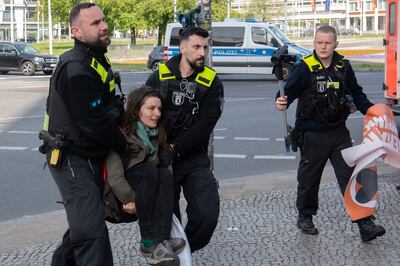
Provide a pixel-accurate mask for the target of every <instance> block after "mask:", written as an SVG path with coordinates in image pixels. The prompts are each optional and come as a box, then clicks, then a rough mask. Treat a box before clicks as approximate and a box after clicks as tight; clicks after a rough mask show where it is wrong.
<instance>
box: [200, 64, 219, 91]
mask: <svg viewBox="0 0 400 266" xmlns="http://www.w3.org/2000/svg"><path fill="white" fill-rule="evenodd" d="M216 75H217V72H215V71H214V70H213V69H212V68H209V67H207V66H204V70H203V72H201V73H199V74H197V76H196V82H197V83H199V84H201V85H204V86H206V87H210V86H211V83H212V82H213V80H214V78H215V76H216Z"/></svg>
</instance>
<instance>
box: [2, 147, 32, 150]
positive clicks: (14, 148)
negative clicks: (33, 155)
mask: <svg viewBox="0 0 400 266" xmlns="http://www.w3.org/2000/svg"><path fill="white" fill-rule="evenodd" d="M26 149H28V147H13V146H0V150H7V151H23V150H26Z"/></svg>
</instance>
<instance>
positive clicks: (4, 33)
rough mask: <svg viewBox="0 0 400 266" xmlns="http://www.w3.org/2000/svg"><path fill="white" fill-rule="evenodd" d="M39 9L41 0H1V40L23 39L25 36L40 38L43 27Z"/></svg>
mask: <svg viewBox="0 0 400 266" xmlns="http://www.w3.org/2000/svg"><path fill="white" fill-rule="evenodd" d="M37 6H38V7H39V9H38V10H37V9H36V7H37ZM39 11H40V0H0V40H7V41H11V40H23V39H24V38H25V36H29V37H33V38H35V39H37V40H38V39H39V37H40V35H41V34H40V29H42V28H43V16H41V14H40V12H39Z"/></svg>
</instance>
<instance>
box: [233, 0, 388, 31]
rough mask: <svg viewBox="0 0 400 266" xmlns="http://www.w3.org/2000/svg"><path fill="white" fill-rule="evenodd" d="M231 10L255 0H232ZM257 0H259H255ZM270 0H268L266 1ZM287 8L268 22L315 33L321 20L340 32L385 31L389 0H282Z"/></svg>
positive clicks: (245, 9) (242, 10) (243, 9)
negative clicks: (285, 24) (387, 2)
mask: <svg viewBox="0 0 400 266" xmlns="http://www.w3.org/2000/svg"><path fill="white" fill-rule="evenodd" d="M231 1H232V4H231V6H232V10H235V11H238V12H240V13H246V12H249V10H250V8H249V7H250V6H251V2H252V0H231ZM254 1H257V0H254ZM258 2H259V1H258ZM268 2H270V1H266V2H265V3H266V5H267V4H268ZM281 2H282V9H283V7H284V6H285V5H286V12H283V13H284V15H283V14H279V16H277V17H271V18H269V19H268V20H269V22H272V23H275V24H280V25H284V23H285V21H286V23H287V30H288V33H289V34H293V35H304V34H305V33H307V32H309V33H310V35H312V34H313V32H314V30H315V28H316V27H317V26H318V25H320V24H325V23H329V24H330V25H332V26H335V27H336V28H337V29H338V32H339V34H340V33H344V34H365V33H369V34H378V33H384V31H385V23H386V19H385V18H386V0H286V1H285V0H281Z"/></svg>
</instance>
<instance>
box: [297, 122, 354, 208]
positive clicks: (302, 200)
mask: <svg viewBox="0 0 400 266" xmlns="http://www.w3.org/2000/svg"><path fill="white" fill-rule="evenodd" d="M351 146H352V143H351V138H350V133H349V131H348V129H347V128H346V127H345V126H344V125H341V126H338V127H336V128H334V129H330V130H324V131H316V132H314V131H306V132H304V146H303V147H302V149H301V160H300V163H299V168H298V172H297V181H298V187H297V201H296V206H297V209H298V211H299V214H302V215H315V214H316V213H317V210H318V191H319V185H320V182H321V176H322V172H323V170H324V167H325V165H326V162H327V161H328V159H329V161H330V162H331V164H332V166H333V169H334V171H335V175H336V179H337V181H338V183H339V187H340V191H341V192H342V195H343V194H344V192H345V190H346V186H347V183H348V182H349V179H350V177H351V174H352V172H353V167H350V166H348V165H347V164H346V162H345V161H344V159H343V157H342V154H341V150H343V149H345V148H348V147H351Z"/></svg>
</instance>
